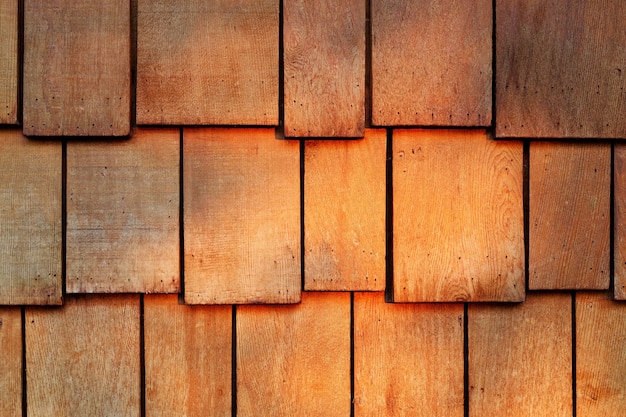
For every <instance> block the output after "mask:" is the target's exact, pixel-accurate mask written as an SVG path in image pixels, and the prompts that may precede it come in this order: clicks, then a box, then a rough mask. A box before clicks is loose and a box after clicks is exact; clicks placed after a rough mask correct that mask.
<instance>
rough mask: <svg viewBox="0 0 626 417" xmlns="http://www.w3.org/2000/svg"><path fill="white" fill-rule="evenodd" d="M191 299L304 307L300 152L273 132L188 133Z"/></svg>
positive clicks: (186, 214) (188, 299) (187, 226)
mask: <svg viewBox="0 0 626 417" xmlns="http://www.w3.org/2000/svg"><path fill="white" fill-rule="evenodd" d="M183 140H184V146H183V147H184V157H183V158H184V164H183V165H184V169H183V171H184V173H183V177H184V180H183V182H184V200H185V201H184V206H185V210H184V227H185V233H184V235H185V237H184V240H185V244H184V248H185V301H186V302H187V303H189V304H241V303H297V302H299V301H300V291H301V286H302V284H301V272H300V262H301V261H300V258H301V256H300V245H301V243H300V152H299V143H298V142H297V141H285V140H277V139H275V137H274V130H272V129H217V128H216V129H210V128H207V129H202V128H198V129H185V130H184V138H183Z"/></svg>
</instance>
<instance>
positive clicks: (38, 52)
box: [23, 0, 131, 136]
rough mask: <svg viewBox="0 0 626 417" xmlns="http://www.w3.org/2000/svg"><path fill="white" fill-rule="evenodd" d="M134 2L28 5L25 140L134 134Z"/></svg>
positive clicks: (62, 0)
mask: <svg viewBox="0 0 626 417" xmlns="http://www.w3.org/2000/svg"><path fill="white" fill-rule="evenodd" d="M130 70H131V68H130V2H129V0H111V1H103V2H95V3H94V2H93V1H90V0H56V1H54V2H42V1H38V0H25V1H24V123H23V126H24V134H26V135H34V136H56V135H65V136H127V135H129V134H130V101H131V97H130V87H131V85H130Z"/></svg>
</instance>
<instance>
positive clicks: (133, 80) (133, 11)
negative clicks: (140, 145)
mask: <svg viewBox="0 0 626 417" xmlns="http://www.w3.org/2000/svg"><path fill="white" fill-rule="evenodd" d="M137 15H138V2H137V0H130V131H131V135H132V131H133V127H134V126H135V124H136V122H137V30H138V29H137Z"/></svg>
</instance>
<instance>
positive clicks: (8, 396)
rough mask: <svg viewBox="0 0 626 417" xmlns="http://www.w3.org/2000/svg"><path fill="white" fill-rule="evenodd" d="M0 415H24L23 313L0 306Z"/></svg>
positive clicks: (14, 416) (7, 416)
mask: <svg viewBox="0 0 626 417" xmlns="http://www.w3.org/2000/svg"><path fill="white" fill-rule="evenodd" d="M0 357H2V360H1V361H0V415H2V416H4V417H21V416H22V314H21V311H20V309H19V308H16V307H0Z"/></svg>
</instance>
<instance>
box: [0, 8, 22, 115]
mask: <svg viewBox="0 0 626 417" xmlns="http://www.w3.org/2000/svg"><path fill="white" fill-rule="evenodd" d="M0 62H1V63H2V64H1V65H0V124H5V123H6V124H15V123H17V84H18V81H17V80H18V75H19V74H18V0H0Z"/></svg>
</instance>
